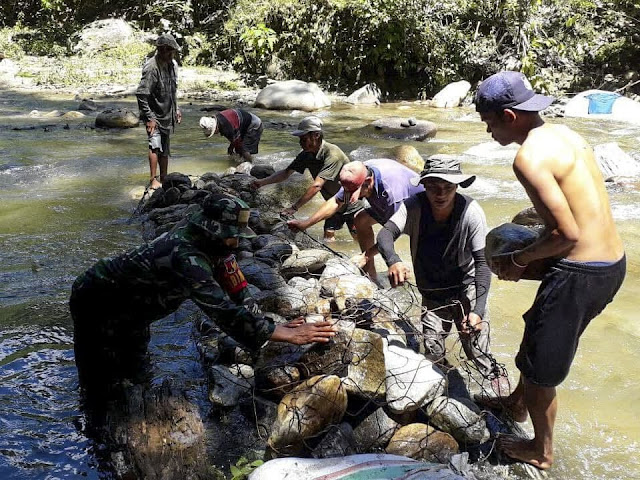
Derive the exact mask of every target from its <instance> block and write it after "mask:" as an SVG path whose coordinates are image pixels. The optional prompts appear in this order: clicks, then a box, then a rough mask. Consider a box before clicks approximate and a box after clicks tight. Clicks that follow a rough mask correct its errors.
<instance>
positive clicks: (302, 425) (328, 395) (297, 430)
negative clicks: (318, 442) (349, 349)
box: [268, 375, 347, 453]
mask: <svg viewBox="0 0 640 480" xmlns="http://www.w3.org/2000/svg"><path fill="white" fill-rule="evenodd" d="M346 409H347V392H346V391H345V389H344V387H343V386H342V383H341V381H340V378H338V377H337V376H335V375H319V376H316V377H312V378H310V379H308V380H306V381H305V382H303V383H302V384H300V385H299V386H297V387H296V388H295V389H293V390H292V391H291V392H290V393H288V394H287V395H285V396H284V398H283V399H282V400H281V401H280V404H279V405H278V417H277V419H276V421H275V423H274V426H273V429H272V434H271V436H270V437H269V440H268V444H269V446H270V447H271V448H272V449H273V450H274V451H276V452H279V453H295V452H299V451H300V450H301V449H302V447H303V446H304V441H305V440H306V439H308V438H310V437H314V436H316V435H318V434H319V433H320V432H322V431H323V430H324V429H325V428H327V427H328V426H329V425H335V424H338V423H339V422H340V421H341V420H342V417H343V415H344V413H345V411H346Z"/></svg>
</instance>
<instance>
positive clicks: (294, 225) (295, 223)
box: [287, 218, 307, 232]
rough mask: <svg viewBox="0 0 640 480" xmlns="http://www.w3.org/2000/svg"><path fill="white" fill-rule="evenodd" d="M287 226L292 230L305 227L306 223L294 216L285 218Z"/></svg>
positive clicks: (304, 228) (295, 230)
mask: <svg viewBox="0 0 640 480" xmlns="http://www.w3.org/2000/svg"><path fill="white" fill-rule="evenodd" d="M287 226H288V227H289V228H290V229H291V230H293V231H294V232H297V231H303V230H306V229H307V225H306V223H305V221H304V220H298V219H295V218H294V219H293V220H287Z"/></svg>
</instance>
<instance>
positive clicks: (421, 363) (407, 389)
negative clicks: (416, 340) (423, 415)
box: [384, 342, 446, 413]
mask: <svg viewBox="0 0 640 480" xmlns="http://www.w3.org/2000/svg"><path fill="white" fill-rule="evenodd" d="M384 361H385V367H386V370H387V375H386V385H387V402H388V406H389V409H390V410H391V411H392V412H394V413H404V412H409V411H413V410H416V409H418V408H420V407H422V406H424V405H426V404H427V403H429V402H431V401H432V400H433V399H434V398H436V397H438V396H440V395H442V394H443V393H444V390H445V386H446V379H445V377H444V375H443V374H442V372H440V370H438V369H437V368H436V367H435V366H434V365H433V363H431V362H430V361H429V360H427V359H426V358H425V357H424V356H422V355H420V354H419V353H416V352H414V351H413V350H409V349H408V348H403V347H400V346H397V345H388V346H387V345H386V342H385V350H384Z"/></svg>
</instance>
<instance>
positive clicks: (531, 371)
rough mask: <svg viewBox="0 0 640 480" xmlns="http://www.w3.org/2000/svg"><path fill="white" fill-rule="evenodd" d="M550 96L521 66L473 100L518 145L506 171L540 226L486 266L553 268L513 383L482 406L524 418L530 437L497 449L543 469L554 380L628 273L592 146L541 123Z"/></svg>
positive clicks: (491, 129) (531, 315) (502, 274)
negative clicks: (530, 238) (532, 237)
mask: <svg viewBox="0 0 640 480" xmlns="http://www.w3.org/2000/svg"><path fill="white" fill-rule="evenodd" d="M552 102H553V98H552V97H547V96H545V95H540V94H537V93H535V92H534V91H533V89H532V88H531V85H530V84H529V82H528V81H527V79H526V77H525V76H524V75H523V74H521V73H519V72H500V73H496V74H495V75H492V76H491V77H489V78H487V79H486V80H485V81H484V82H482V84H481V85H480V87H479V88H478V92H477V95H476V101H475V104H476V110H477V111H478V112H479V113H480V118H481V119H482V121H483V122H485V123H486V124H487V132H488V133H490V134H491V136H492V137H493V139H494V140H496V141H497V142H498V143H500V144H501V145H508V144H510V143H512V142H515V143H518V144H520V149H519V150H518V153H517V154H516V157H515V159H514V161H513V170H514V172H515V174H516V177H517V178H518V180H519V181H520V183H521V184H522V185H523V187H524V188H525V190H526V192H527V195H528V196H529V198H530V199H531V201H532V203H533V206H534V207H535V209H536V210H537V212H538V213H539V214H540V216H541V217H542V219H543V220H544V223H545V227H546V228H545V230H544V232H543V233H542V234H541V235H540V237H539V240H537V241H536V242H534V243H533V244H531V245H529V246H527V247H526V248H523V249H521V250H517V251H514V252H510V253H506V254H502V255H498V256H496V257H494V258H493V259H492V261H491V262H489V263H490V264H492V265H493V266H494V267H493V268H494V272H495V273H496V274H497V275H498V278H500V279H503V280H511V281H518V280H519V279H520V278H521V276H522V274H523V272H524V270H525V269H526V267H527V265H528V264H529V263H531V262H533V261H535V260H540V259H549V260H550V261H551V262H552V268H551V269H550V270H549V271H548V272H547V273H545V275H544V276H543V278H542V282H541V284H540V287H539V289H538V293H537V295H536V298H535V300H534V303H533V305H532V307H531V308H530V309H529V310H528V311H527V312H526V313H525V314H524V315H523V318H524V321H525V330H524V335H523V339H522V343H521V345H520V351H519V352H518V354H517V356H516V366H517V367H518V369H519V370H520V382H519V383H518V386H517V387H516V389H515V390H514V391H513V392H512V393H511V395H509V396H507V397H503V398H499V399H495V400H487V401H486V402H485V403H486V404H488V405H489V406H491V407H502V408H504V409H505V410H507V411H508V412H509V413H510V414H511V415H512V416H513V418H514V419H515V420H517V421H521V422H523V421H525V420H526V419H527V414H529V416H530V417H531V423H532V424H533V430H534V434H535V437H534V438H533V439H532V440H523V439H521V438H514V437H503V438H502V439H501V440H500V443H499V445H500V447H501V448H502V450H503V451H504V452H505V453H506V454H507V455H509V456H510V457H512V458H514V459H516V460H520V461H524V462H527V463H530V464H532V465H534V466H536V467H538V468H541V469H547V468H549V467H550V466H551V465H552V463H553V427H554V423H555V419H556V413H557V408H558V403H557V398H556V386H558V385H559V384H560V383H561V382H562V381H563V380H564V379H565V378H566V376H567V375H568V373H569V368H570V366H571V363H572V361H573V358H574V356H575V353H576V350H577V347H578V341H579V339H580V336H581V335H582V333H583V331H584V329H585V328H586V327H587V326H588V324H589V322H590V321H591V320H592V319H593V318H594V317H596V316H597V315H598V314H599V313H600V312H601V311H602V310H603V309H604V308H605V306H606V305H607V304H608V303H609V302H611V300H612V299H613V297H614V296H615V294H616V292H617V291H618V289H619V288H620V285H621V284H622V281H623V279H624V276H625V271H626V260H625V255H624V247H623V245H622V241H621V239H620V236H619V235H618V232H617V231H616V227H615V224H614V222H613V218H612V214H611V208H610V206H609V198H608V195H607V192H606V189H605V186H604V181H603V178H602V175H601V173H600V170H599V168H598V165H597V163H596V161H595V157H594V154H593V150H592V149H591V147H590V146H589V145H588V144H587V142H586V141H585V140H584V139H583V138H582V137H581V136H580V135H578V134H577V133H576V132H574V131H572V130H571V129H569V128H567V127H566V126H563V125H549V124H546V123H545V122H544V120H543V119H542V118H541V117H540V114H539V112H540V111H541V110H544V109H545V108H547V107H548V106H549V105H551V103H552Z"/></svg>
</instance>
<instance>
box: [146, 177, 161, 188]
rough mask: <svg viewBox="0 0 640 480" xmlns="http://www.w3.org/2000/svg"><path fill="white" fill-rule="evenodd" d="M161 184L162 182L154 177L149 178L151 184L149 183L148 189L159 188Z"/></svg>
mask: <svg viewBox="0 0 640 480" xmlns="http://www.w3.org/2000/svg"><path fill="white" fill-rule="evenodd" d="M161 186H162V184H161V183H160V182H159V181H158V180H156V179H155V178H154V179H153V180H151V185H149V189H150V190H155V189H156V188H160V187H161Z"/></svg>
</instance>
